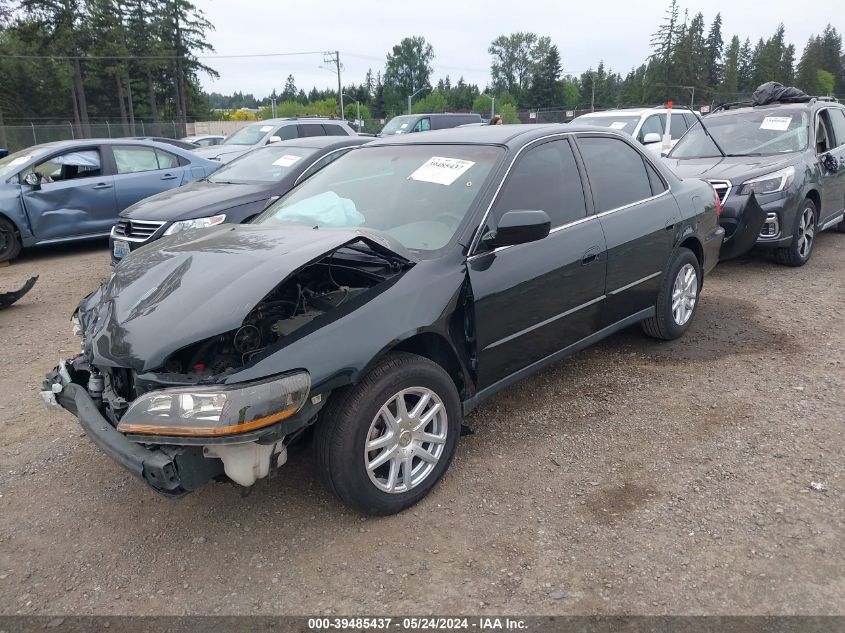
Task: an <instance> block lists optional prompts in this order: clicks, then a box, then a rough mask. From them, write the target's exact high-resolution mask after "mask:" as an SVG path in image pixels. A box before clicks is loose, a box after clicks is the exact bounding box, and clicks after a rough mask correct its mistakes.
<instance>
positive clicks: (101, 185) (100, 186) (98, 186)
mask: <svg viewBox="0 0 845 633" xmlns="http://www.w3.org/2000/svg"><path fill="white" fill-rule="evenodd" d="M92 188H93V189H111V185H110V184H109V183H107V182H100V183H97V184H96V185H94V186H93V187H92Z"/></svg>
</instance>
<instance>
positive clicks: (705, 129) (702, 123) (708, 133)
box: [698, 118, 727, 158]
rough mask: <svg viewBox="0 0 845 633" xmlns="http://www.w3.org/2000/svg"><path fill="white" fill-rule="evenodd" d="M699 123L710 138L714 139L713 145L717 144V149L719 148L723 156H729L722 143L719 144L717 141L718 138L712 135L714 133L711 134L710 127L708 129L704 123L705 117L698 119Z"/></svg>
mask: <svg viewBox="0 0 845 633" xmlns="http://www.w3.org/2000/svg"><path fill="white" fill-rule="evenodd" d="M698 123H699V125H701V129H702V130H704V133H705V134H706V135H707V136H709V137H710V140H711V141H713V145H715V146H716V149H717V150H719V153H720V154H721V155H722V158H724V157H725V156H727V154H725V150H723V149H722V146H721V145H719V144H718V143H717V142H716V139H715V138H713V135H712V134H710V130H708V129H707V126H706V125H704V119H703V118H701V119H698Z"/></svg>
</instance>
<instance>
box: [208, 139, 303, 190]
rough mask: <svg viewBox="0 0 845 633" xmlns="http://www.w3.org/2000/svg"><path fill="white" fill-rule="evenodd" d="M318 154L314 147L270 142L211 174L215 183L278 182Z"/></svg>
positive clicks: (210, 180) (209, 178)
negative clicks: (290, 145)
mask: <svg viewBox="0 0 845 633" xmlns="http://www.w3.org/2000/svg"><path fill="white" fill-rule="evenodd" d="M316 153H317V150H316V149H314V148H308V147H289V146H285V145H268V146H267V147H262V148H260V149H255V150H252V151H250V152H247V153H246V154H244V155H243V156H241V157H240V158H236V159H235V160H233V161H232V162H231V163H229V164H227V165H223V166H222V167H221V168H220V169H218V170H217V171H215V172H214V173H213V174H211V175H210V176H209V177H208V181H209V182H216V183H268V184H269V183H273V182H279V181H280V180H282V178H284V177H285V176H287V175H288V174H289V173H291V172H292V171H293V170H294V169H296V168H298V167H301V166H302V165H303V164H306V165H307V164H310V162H311V161H309V160H306V159H307V158H308V157H309V156H313V155H314V154H316Z"/></svg>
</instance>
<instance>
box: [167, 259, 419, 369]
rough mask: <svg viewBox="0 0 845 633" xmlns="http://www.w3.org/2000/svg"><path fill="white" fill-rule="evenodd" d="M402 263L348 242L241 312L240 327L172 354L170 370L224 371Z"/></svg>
mask: <svg viewBox="0 0 845 633" xmlns="http://www.w3.org/2000/svg"><path fill="white" fill-rule="evenodd" d="M401 269H402V263H400V262H399V261H398V260H392V259H389V258H387V257H385V256H384V255H381V254H378V253H376V252H374V251H373V250H371V249H370V248H368V247H367V246H366V245H365V244H363V243H361V244H350V245H348V246H345V247H343V248H340V249H338V250H336V251H334V252H332V253H331V254H330V255H328V256H327V257H325V258H323V259H321V260H319V261H316V262H314V263H312V264H309V265H308V266H306V267H304V268H302V269H301V270H299V271H298V272H296V273H294V274H293V275H291V276H290V277H288V278H287V279H285V280H284V281H283V282H282V283H280V284H279V285H278V286H276V288H274V289H273V290H272V291H271V292H270V293H269V294H268V295H267V296H266V297H264V298H263V299H262V300H261V301H260V302H259V303H258V305H256V306H255V308H253V309H252V311H251V312H250V313H249V314H248V315H247V316H246V318H245V319H244V321H243V324H242V325H241V327H240V328H238V329H237V330H234V331H230V332H226V333H224V334H220V335H219V336H215V337H212V338H210V339H206V340H204V341H200V342H198V343H195V344H193V345H190V346H188V347H186V348H183V349H181V350H179V351H178V352H176V353H174V354H173V355H171V356H170V357H169V358H168V359H167V360H166V362H165V364H164V367H163V368H162V369H163V371H164V372H165V373H169V374H187V375H192V374H200V375H209V376H218V375H221V374H222V375H225V374H226V373H229V372H231V371H233V370H235V369H238V368H240V367H243V366H244V365H246V364H247V363H249V362H250V361H251V360H252V359H253V358H255V357H256V356H258V355H260V354H261V353H262V352H265V351H267V350H268V348H271V347H275V346H276V345H277V344H278V343H283V342H284V339H285V338H286V337H289V336H291V335H292V334H293V333H294V332H296V331H297V330H299V329H300V328H302V327H304V326H305V325H307V324H309V323H310V322H311V321H312V320H314V319H315V318H317V317H319V316H320V315H322V314H325V313H326V312H329V311H331V310H334V309H336V308H340V307H342V306H344V305H347V304H350V303H351V302H352V300H353V299H354V298H355V297H357V296H359V295H361V294H362V293H364V292H366V291H367V290H368V289H369V288H371V287H373V286H375V285H376V284H379V283H381V282H383V281H385V280H386V279H388V278H390V277H392V276H393V275H395V274H396V273H398V272H399V271H400V270H401Z"/></svg>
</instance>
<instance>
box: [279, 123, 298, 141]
mask: <svg viewBox="0 0 845 633" xmlns="http://www.w3.org/2000/svg"><path fill="white" fill-rule="evenodd" d="M299 127H301V126H298V125H283V126H282V127H280V128H279V129H278V130H276V133H275V134H273V136H278V137H279V138H280V139H282V140H283V141H289V140H291V139H292V138H299V130H298V129H297V128H299Z"/></svg>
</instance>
